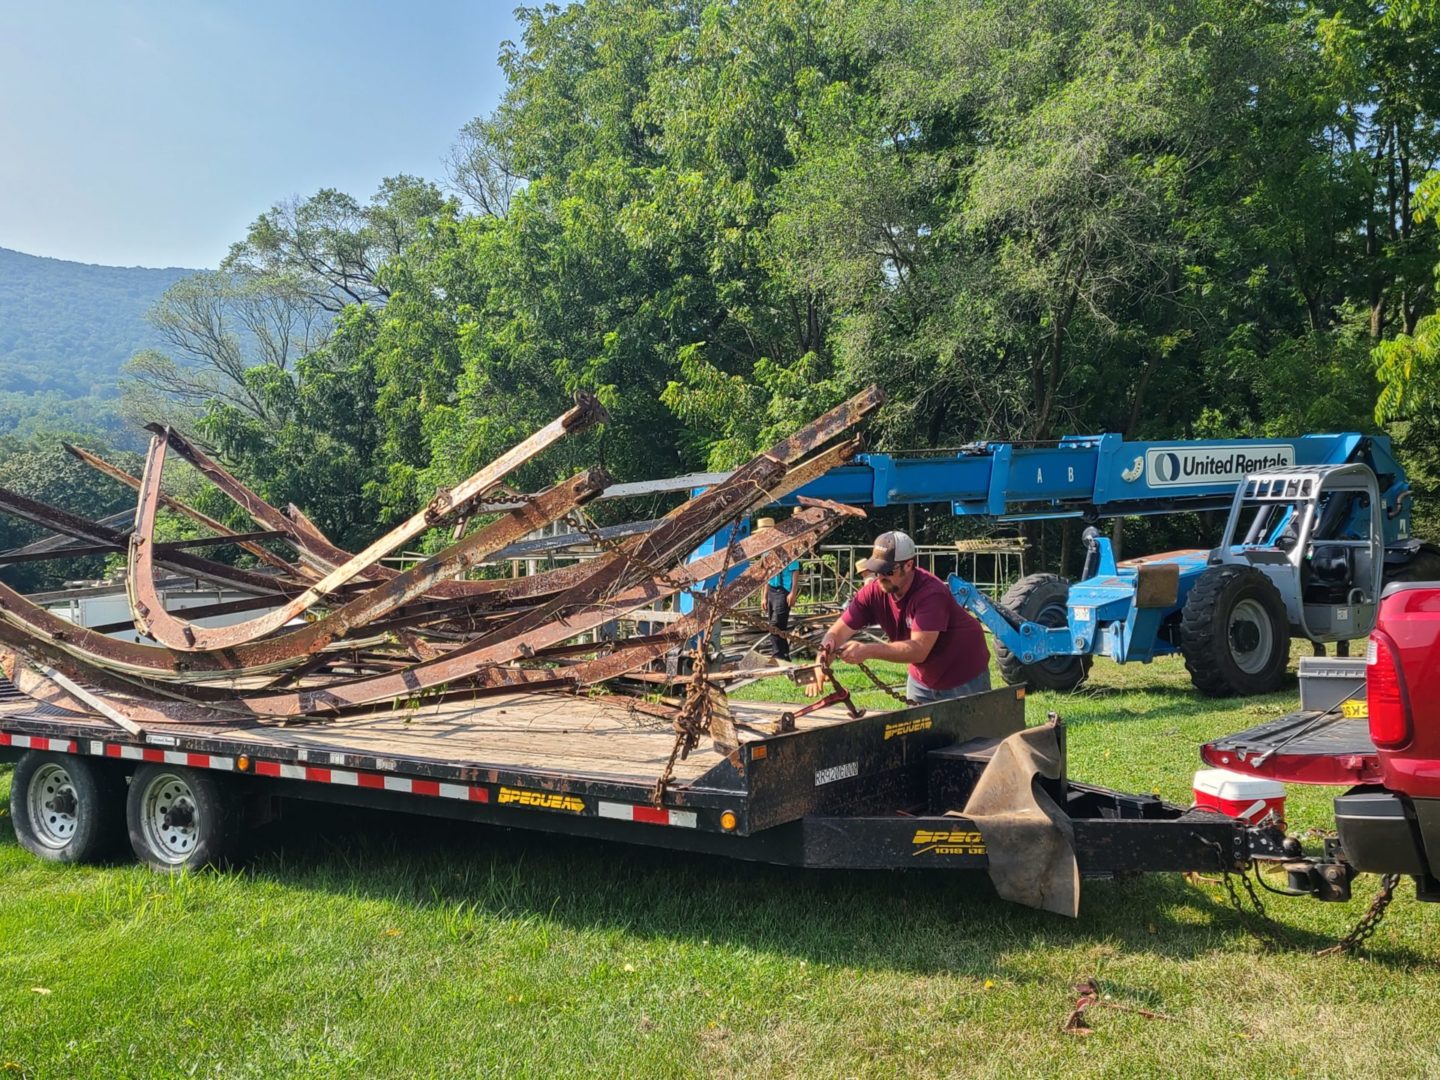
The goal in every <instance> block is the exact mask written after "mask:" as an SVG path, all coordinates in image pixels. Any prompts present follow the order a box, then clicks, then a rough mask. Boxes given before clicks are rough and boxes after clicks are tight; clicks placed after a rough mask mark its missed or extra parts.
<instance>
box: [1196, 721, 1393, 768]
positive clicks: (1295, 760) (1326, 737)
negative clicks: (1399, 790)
mask: <svg viewBox="0 0 1440 1080" xmlns="http://www.w3.org/2000/svg"><path fill="white" fill-rule="evenodd" d="M1200 757H1201V758H1202V759H1203V760H1204V761H1205V763H1206V764H1207V765H1211V766H1213V767H1215V768H1220V769H1230V770H1233V771H1234V772H1240V773H1250V774H1252V775H1255V776H1265V777H1269V778H1270V779H1273V780H1279V781H1281V782H1283V783H1287V784H1331V785H1335V786H1350V785H1353V784H1373V783H1379V781H1380V758H1379V755H1378V754H1377V753H1376V750H1375V744H1374V743H1372V742H1371V741H1370V727H1369V721H1368V720H1366V718H1365V717H1364V716H1345V715H1343V713H1342V712H1341V711H1339V710H1338V709H1337V710H1328V711H1325V712H1316V711H1313V710H1302V711H1300V712H1295V713H1290V714H1289V715H1288V716H1282V717H1281V718H1280V719H1278V720H1270V721H1267V722H1266V723H1264V724H1260V725H1258V726H1256V727H1253V728H1250V729H1249V730H1248V731H1242V732H1239V733H1238V734H1235V735H1226V736H1224V737H1223V738H1219V739H1215V740H1213V741H1212V742H1208V743H1206V744H1205V745H1204V746H1202V747H1201V748H1200Z"/></svg>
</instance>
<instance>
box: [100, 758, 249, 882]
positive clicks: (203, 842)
mask: <svg viewBox="0 0 1440 1080" xmlns="http://www.w3.org/2000/svg"><path fill="white" fill-rule="evenodd" d="M125 821H126V824H127V826H128V828H129V830H130V846H131V847H132V848H133V849H134V851H135V857H136V858H137V859H139V860H140V861H141V862H142V863H144V864H145V865H146V866H148V867H150V868H151V869H152V870H163V871H175V870H198V869H199V868H200V867H202V866H211V865H222V864H224V863H225V862H226V861H227V860H228V859H229V858H230V856H231V855H232V854H233V853H234V851H235V850H236V848H237V846H238V844H239V840H240V835H241V832H242V830H243V827H244V815H243V814H242V812H241V807H240V803H239V800H238V799H237V798H236V796H235V793H234V792H233V791H232V790H231V788H230V785H229V784H227V783H225V782H224V780H223V779H222V778H218V777H214V776H211V775H209V774H208V773H206V772H204V771H202V770H199V769H190V768H184V767H180V766H173V765H142V766H141V767H140V768H138V769H136V770H135V776H134V778H133V779H132V780H131V781H130V794H129V797H128V798H127V799H126V804H125Z"/></svg>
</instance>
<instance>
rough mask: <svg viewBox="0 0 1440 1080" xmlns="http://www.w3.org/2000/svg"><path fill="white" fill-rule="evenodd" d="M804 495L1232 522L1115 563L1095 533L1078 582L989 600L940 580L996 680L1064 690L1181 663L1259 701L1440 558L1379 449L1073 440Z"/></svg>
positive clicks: (1009, 515)
mask: <svg viewBox="0 0 1440 1080" xmlns="http://www.w3.org/2000/svg"><path fill="white" fill-rule="evenodd" d="M799 496H813V497H816V498H826V499H834V500H836V501H838V502H845V503H850V504H852V505H862V506H894V505H899V504H905V503H935V502H949V503H950V504H951V507H952V510H953V512H954V513H956V514H959V515H978V516H983V517H987V518H994V519H998V520H1007V521H1019V520H1026V519H1036V518H1063V517H1073V518H1080V519H1082V520H1085V521H1095V520H1099V519H1101V518H1107V517H1127V516H1134V515H1151V514H1168V513H1178V512H1183V511H1196V510H1220V509H1225V508H1228V509H1229V516H1228V519H1227V520H1226V523H1225V528H1224V531H1223V533H1222V535H1221V537H1220V539H1219V542H1218V543H1216V544H1215V545H1214V546H1212V547H1205V548H1197V549H1192V550H1185V551H1172V552H1165V553H1162V554H1157V555H1148V556H1145V557H1143V558H1136V559H1130V560H1126V561H1123V562H1122V561H1117V560H1116V558H1115V553H1114V551H1113V549H1112V546H1111V543H1110V541H1109V540H1108V539H1107V538H1105V537H1104V536H1101V535H1100V534H1099V533H1098V531H1097V530H1095V529H1094V528H1093V527H1091V528H1087V529H1086V531H1085V534H1084V539H1085V545H1086V561H1085V568H1084V571H1083V572H1082V574H1081V578H1080V580H1078V581H1076V582H1073V583H1072V582H1070V581H1067V580H1066V579H1065V578H1063V577H1060V576H1059V575H1056V574H1032V575H1030V576H1028V577H1025V578H1023V579H1021V580H1020V581H1018V582H1016V583H1015V584H1014V585H1013V586H1011V588H1010V589H1009V590H1008V591H1007V592H1006V593H1005V595H1004V596H1003V597H1002V598H1001V599H1000V600H999V601H998V602H997V601H994V600H992V599H990V598H988V597H987V596H985V595H984V594H983V593H982V592H980V590H979V589H977V588H976V587H975V586H974V585H972V584H971V583H969V582H967V581H964V580H963V579H961V578H959V577H955V576H952V577H951V578H950V588H951V591H952V592H953V593H954V595H955V597H956V599H957V600H959V601H960V603H961V604H963V605H964V606H965V607H966V608H967V609H969V610H970V611H971V612H973V613H974V614H975V615H976V616H977V617H978V618H979V619H980V620H981V621H982V622H983V623H984V624H985V626H986V627H987V628H988V629H989V631H990V632H991V633H992V634H993V635H994V637H995V641H996V644H997V654H998V656H997V658H998V662H999V666H1000V670H1001V672H1002V673H1003V675H1004V677H1005V679H1006V681H1007V682H1010V683H1012V684H1016V685H1020V684H1025V685H1029V686H1032V687H1036V688H1041V689H1056V690H1067V689H1072V688H1074V687H1076V686H1078V685H1079V684H1080V683H1082V682H1083V681H1084V680H1085V677H1086V675H1087V673H1088V672H1089V669H1090V665H1091V663H1092V661H1093V659H1094V658H1095V657H1096V656H1108V657H1110V658H1111V659H1113V660H1115V661H1117V662H1119V663H1126V662H1129V661H1141V662H1148V661H1149V660H1152V659H1153V658H1155V657H1156V656H1163V655H1166V654H1169V653H1176V652H1179V653H1181V654H1182V655H1183V656H1184V658H1185V665H1186V668H1187V669H1188V670H1189V672H1190V675H1191V678H1192V680H1193V682H1194V684H1195V686H1196V687H1197V688H1198V689H1199V690H1200V691H1202V692H1203V693H1206V694H1211V695H1225V694H1259V693H1264V692H1266V691H1269V690H1273V689H1275V688H1276V687H1277V686H1278V685H1279V683H1280V681H1281V679H1282V677H1283V676H1284V673H1285V668H1286V663H1287V660H1288V657H1289V642H1290V639H1291V638H1292V637H1300V638H1305V639H1307V640H1309V641H1312V642H1316V643H1325V642H1335V643H1337V646H1336V647H1337V650H1339V651H1344V649H1345V648H1346V643H1348V641H1350V640H1351V639H1353V638H1358V637H1364V636H1365V635H1367V634H1368V633H1369V632H1370V630H1371V628H1372V627H1373V625H1374V622H1375V614H1376V610H1377V605H1378V603H1379V599H1380V592H1381V589H1382V588H1383V586H1384V585H1385V584H1388V583H1389V582H1391V581H1400V580H1429V579H1440V550H1437V549H1436V548H1434V547H1432V546H1431V545H1429V544H1424V543H1421V542H1420V541H1418V540H1416V539H1415V538H1414V537H1412V536H1411V534H1410V497H1411V492H1410V485H1409V483H1408V481H1407V480H1406V477H1405V473H1404V470H1403V469H1402V468H1401V466H1400V465H1399V463H1398V462H1397V461H1396V460H1395V458H1394V456H1393V455H1392V452H1391V445H1390V441H1389V439H1387V438H1385V437H1383V436H1369V435H1361V434H1357V433H1344V434H1331V435H1305V436H1301V437H1298V438H1288V439H1287V438H1277V439H1230V440H1215V441H1203V442H1197V441H1169V442H1128V441H1126V440H1124V439H1123V438H1121V437H1120V436H1119V435H1114V434H1107V435H1096V436H1070V437H1067V438H1065V439H1062V440H1060V441H1059V443H1057V444H1050V445H1045V446H1038V445H1022V444H1015V443H996V442H988V443H980V444H975V445H972V446H968V447H964V448H962V449H961V450H959V451H951V452H946V453H938V454H904V455H890V454H863V455H860V456H859V457H858V458H857V459H856V461H855V462H854V463H853V464H851V465H847V466H844V467H842V468H839V469H834V470H832V471H831V472H829V473H827V474H826V475H824V476H822V477H820V478H819V479H817V480H815V481H814V482H812V483H811V484H809V485H807V486H806V487H804V488H802V489H800V490H799V491H798V492H796V493H795V495H794V496H791V497H790V498H789V499H787V500H784V501H785V502H792V503H793V502H794V501H795V500H796V498H797V497H799Z"/></svg>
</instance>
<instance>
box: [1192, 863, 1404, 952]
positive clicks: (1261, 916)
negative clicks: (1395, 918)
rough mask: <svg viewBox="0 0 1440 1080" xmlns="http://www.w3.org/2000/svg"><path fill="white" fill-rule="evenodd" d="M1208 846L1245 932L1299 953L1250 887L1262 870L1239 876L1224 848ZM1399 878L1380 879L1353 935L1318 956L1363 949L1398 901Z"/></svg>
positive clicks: (1268, 944)
mask: <svg viewBox="0 0 1440 1080" xmlns="http://www.w3.org/2000/svg"><path fill="white" fill-rule="evenodd" d="M1207 843H1209V844H1210V846H1211V847H1213V848H1214V849H1215V853H1216V856H1217V857H1218V859H1219V862H1220V874H1221V881H1222V883H1223V884H1224V886H1225V891H1226V892H1227V893H1229V895H1230V905H1231V906H1232V907H1233V908H1234V909H1235V910H1236V911H1237V912H1238V913H1239V914H1240V917H1241V921H1242V922H1243V923H1244V924H1245V928H1246V929H1247V930H1249V931H1250V933H1251V934H1253V935H1254V936H1255V938H1256V939H1257V940H1258V941H1259V942H1260V943H1261V944H1262V945H1264V946H1265V947H1266V948H1270V949H1276V950H1286V951H1294V950H1296V949H1297V946H1296V944H1295V943H1294V941H1292V940H1291V939H1290V937H1289V935H1287V934H1286V933H1285V931H1284V929H1283V928H1282V927H1281V925H1280V924H1279V923H1277V922H1276V921H1275V920H1274V919H1272V918H1271V917H1270V915H1269V914H1268V913H1267V912H1266V911H1265V905H1264V904H1263V903H1261V901H1260V896H1259V894H1258V893H1256V891H1255V886H1254V885H1253V884H1251V881H1250V873H1251V871H1254V873H1255V874H1256V875H1257V876H1258V875H1259V873H1260V870H1259V868H1258V867H1256V866H1255V864H1254V862H1247V863H1246V864H1245V865H1244V866H1243V867H1242V868H1241V870H1240V872H1239V873H1236V872H1235V871H1234V870H1232V868H1231V867H1230V864H1229V863H1228V862H1226V860H1225V851H1224V848H1222V847H1221V846H1220V845H1219V844H1218V843H1215V842H1214V841H1207ZM1237 877H1238V878H1239V879H1240V880H1241V882H1242V883H1243V884H1244V886H1245V892H1246V893H1247V894H1249V897H1250V904H1251V907H1252V908H1253V910H1247V909H1246V907H1245V905H1244V904H1243V903H1242V902H1241V900H1240V894H1239V892H1237V891H1236V889H1235V882H1234V879H1235V878H1237ZM1400 877H1401V875H1399V874H1386V875H1385V876H1384V877H1382V878H1381V879H1380V888H1379V890H1378V891H1377V892H1376V893H1375V897H1374V899H1372V900H1371V901H1370V906H1369V907H1368V908H1366V909H1365V914H1364V915H1362V916H1360V920H1359V921H1358V922H1357V923H1356V924H1355V925H1354V926H1353V927H1352V928H1351V929H1350V932H1349V933H1348V934H1346V935H1345V936H1344V937H1342V938H1341V939H1340V940H1339V941H1337V942H1336V943H1335V944H1334V945H1329V946H1326V947H1325V948H1323V949H1318V950H1316V952H1315V955H1316V956H1336V955H1339V954H1341V953H1347V954H1348V953H1353V952H1354V951H1355V950H1356V949H1357V948H1359V947H1360V945H1361V943H1363V942H1364V941H1365V940H1366V939H1368V938H1370V937H1372V936H1373V935H1374V933H1375V931H1376V929H1377V928H1378V927H1379V926H1380V920H1382V919H1383V918H1385V913H1386V911H1388V910H1389V908H1390V903H1391V901H1393V900H1394V899H1395V889H1396V887H1397V886H1399V884H1400Z"/></svg>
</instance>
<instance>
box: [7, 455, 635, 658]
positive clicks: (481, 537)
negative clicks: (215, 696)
mask: <svg viewBox="0 0 1440 1080" xmlns="http://www.w3.org/2000/svg"><path fill="white" fill-rule="evenodd" d="M607 483H609V477H608V476H607V475H606V474H605V473H604V472H603V471H602V470H600V469H598V468H596V469H589V470H586V471H585V472H583V473H579V474H577V475H576V476H574V477H572V478H571V479H570V480H568V481H566V482H564V483H562V484H557V485H555V486H554V487H552V488H549V489H547V490H546V491H543V492H541V493H540V494H539V495H536V496H534V497H533V498H531V499H530V500H528V501H527V504H526V505H525V506H524V507H521V508H520V509H517V510H512V511H510V512H509V513H508V514H506V515H505V516H504V517H502V518H500V519H499V520H497V521H495V522H492V523H491V524H490V525H487V526H485V527H484V528H481V529H477V530H476V531H475V532H473V533H471V534H470V535H469V536H467V537H465V538H464V539H462V540H461V541H459V542H458V543H455V544H452V545H450V546H449V547H448V548H445V549H444V550H443V551H440V552H438V553H436V554H435V555H432V556H431V557H430V558H428V559H426V560H425V561H424V562H422V563H420V564H419V565H417V566H414V567H412V568H410V569H409V570H407V571H405V572H404V573H402V574H400V575H399V576H397V577H395V578H393V579H392V580H390V581H388V582H386V583H385V584H383V585H376V586H374V587H373V588H371V589H370V590H368V591H366V592H363V593H361V594H359V595H358V596H356V597H354V598H353V599H351V600H350V601H349V602H347V603H345V604H344V605H342V606H340V607H338V608H336V609H335V610H333V611H331V612H330V613H329V614H327V615H326V616H324V617H323V618H320V619H317V620H315V621H314V622H310V623H307V624H306V625H304V626H301V627H296V628H294V629H292V630H290V631H288V632H286V633H282V634H278V635H276V636H275V637H271V638H265V639H262V640H260V641H254V642H246V643H244V644H241V645H235V646H232V647H230V648H227V649H219V650H207V651H204V652H180V651H177V650H172V649H169V648H166V647H164V646H155V645H142V644H139V643H137V642H127V641H120V640H117V639H115V638H111V637H107V636H105V635H103V634H99V633H96V632H95V631H92V630H86V629H85V628H84V627H78V626H75V625H74V624H72V623H70V622H68V621H67V620H64V619H61V618H59V617H58V616H56V615H53V614H51V613H50V612H48V611H46V610H45V609H44V608H41V607H39V606H37V605H35V604H32V603H31V602H30V601H29V600H27V599H26V598H25V597H23V596H21V595H20V594H19V593H17V592H15V591H14V590H12V589H10V588H8V587H7V586H5V585H4V584H3V583H0V620H4V621H5V622H7V623H9V624H11V625H13V626H16V627H17V628H19V629H22V630H25V631H27V632H28V633H32V634H36V635H40V636H45V637H48V638H50V639H51V640H53V641H55V642H56V643H57V645H58V646H59V647H61V648H62V649H64V650H65V651H66V652H70V653H71V654H72V655H74V656H76V657H77V658H78V659H82V660H85V661H87V662H91V663H95V664H99V665H102V666H107V667H113V668H115V669H116V670H119V671H124V672H126V673H128V674H132V675H136V676H139V677H143V678H154V679H162V680H166V681H173V682H197V681H206V680H209V679H213V678H214V677H215V676H216V675H229V676H243V675H252V674H259V673H264V672H273V671H278V670H283V669H285V668H287V667H289V666H291V665H293V664H296V663H299V662H300V661H302V660H304V659H305V658H306V657H307V656H308V655H310V654H311V653H313V652H315V651H316V650H318V649H322V648H325V647H326V646H328V645H329V644H331V643H332V642H333V641H336V640H337V639H339V638H341V637H342V636H343V635H345V634H346V633H348V632H349V631H350V630H352V629H355V628H356V627H360V626H363V625H365V624H366V623H368V622H371V621H373V620H374V619H377V618H379V617H381V616H383V615H385V614H387V613H389V612H391V611H393V610H395V609H397V608H399V607H401V606H402V605H404V604H405V603H407V602H409V601H410V600H412V599H414V598H415V597H417V596H419V595H421V594H422V593H423V592H424V591H425V589H426V588H427V587H428V585H429V583H430V582H432V581H433V580H435V579H436V578H437V577H438V576H442V575H444V574H452V573H460V572H462V571H463V570H464V569H465V567H466V566H467V565H469V564H471V563H473V562H477V561H481V560H483V559H484V558H485V557H486V556H487V555H488V554H489V553H490V552H491V551H494V550H497V549H499V548H501V547H504V546H505V545H506V544H510V543H513V542H514V541H515V539H516V538H517V537H520V536H524V535H525V534H527V533H529V532H533V531H534V530H535V529H538V528H541V527H542V526H544V525H547V524H549V523H550V522H552V521H555V520H557V519H559V518H560V517H563V516H564V515H565V514H567V513H569V512H570V511H572V510H573V509H575V507H577V506H580V505H582V504H583V503H584V502H585V501H586V500H588V499H590V498H593V497H594V496H595V495H597V494H598V493H599V492H600V491H602V490H604V487H605V485H606V484H607Z"/></svg>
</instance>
